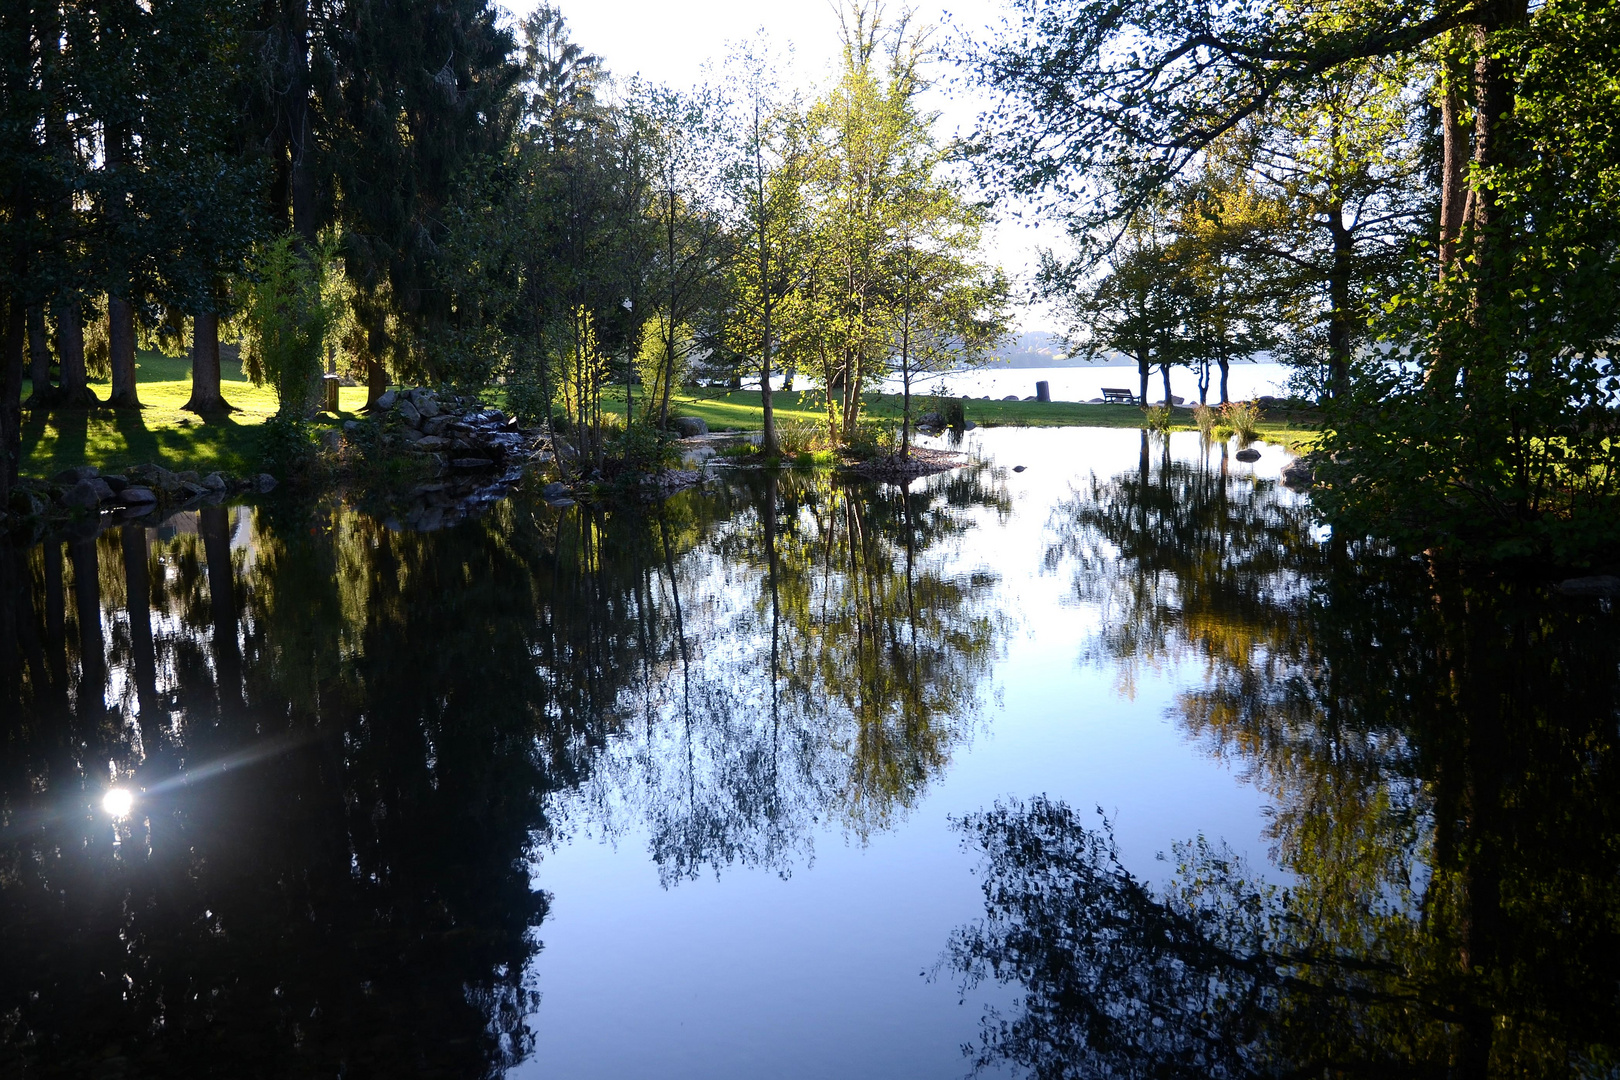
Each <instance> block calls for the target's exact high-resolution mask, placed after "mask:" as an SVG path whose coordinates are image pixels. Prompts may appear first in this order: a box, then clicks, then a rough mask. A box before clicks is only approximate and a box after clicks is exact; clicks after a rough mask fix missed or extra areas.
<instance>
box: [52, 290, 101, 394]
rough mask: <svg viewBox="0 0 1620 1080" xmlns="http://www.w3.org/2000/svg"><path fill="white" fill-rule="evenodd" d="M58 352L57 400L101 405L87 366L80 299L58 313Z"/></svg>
mask: <svg viewBox="0 0 1620 1080" xmlns="http://www.w3.org/2000/svg"><path fill="white" fill-rule="evenodd" d="M56 355H57V357H58V359H59V361H60V365H61V370H60V371H59V372H58V378H59V382H60V389H59V392H58V394H57V404H58V405H62V406H65V407H68V408H94V407H95V406H97V405H100V404H101V399H100V398H98V397H96V392H95V391H94V390H92V389H90V379H89V375H88V373H87V372H86V371H85V369H84V322H83V321H82V317H81V316H80V314H79V305H78V303H77V302H70V303H68V304H67V305H66V306H65V307H63V308H62V310H61V312H60V313H59V314H58V315H57V316H56Z"/></svg>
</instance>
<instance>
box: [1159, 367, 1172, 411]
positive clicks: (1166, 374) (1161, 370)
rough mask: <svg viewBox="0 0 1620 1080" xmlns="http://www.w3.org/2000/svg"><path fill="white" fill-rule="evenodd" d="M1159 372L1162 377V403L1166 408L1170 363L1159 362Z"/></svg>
mask: <svg viewBox="0 0 1620 1080" xmlns="http://www.w3.org/2000/svg"><path fill="white" fill-rule="evenodd" d="M1159 374H1160V375H1161V376H1163V378H1164V404H1165V407H1166V408H1168V407H1169V405H1170V365H1169V364H1160V365H1159Z"/></svg>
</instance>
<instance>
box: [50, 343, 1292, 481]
mask: <svg viewBox="0 0 1620 1080" xmlns="http://www.w3.org/2000/svg"><path fill="white" fill-rule="evenodd" d="M223 367H224V370H223V372H222V373H221V374H222V382H221V386H222V390H223V393H224V395H225V400H226V401H228V402H230V403H231V404H232V405H234V406H236V408H237V411H236V412H234V413H231V414H230V415H229V416H226V417H224V418H222V419H218V420H210V421H207V422H204V421H203V419H202V418H201V417H199V416H196V415H195V414H193V413H188V412H185V411H183V410H182V409H181V406H182V405H184V404H185V403H186V400H187V399H188V398H189V397H190V396H191V361H190V360H189V359H187V358H186V357H168V356H163V355H161V354H159V353H152V352H142V353H140V354H139V355H138V356H137V357H136V372H135V374H136V380H137V384H138V386H139V393H140V398H141V404H142V405H143V406H144V407H143V408H141V409H139V410H123V409H95V410H83V409H60V410H54V411H52V412H50V413H48V414H42V413H38V412H33V413H29V414H27V415H26V416H25V417H24V421H23V466H22V472H23V474H24V475H25V476H50V475H51V474H53V473H56V472H59V471H60V470H62V469H65V468H67V467H68V466H70V465H94V466H96V467H97V468H99V469H103V470H113V469H121V468H124V467H126V466H129V465H139V464H142V463H144V462H149V461H150V462H156V463H158V464H160V465H163V466H165V467H167V468H171V469H196V470H197V471H198V472H202V473H207V472H212V471H214V470H216V469H219V470H223V471H225V472H229V473H234V474H237V475H248V474H252V473H257V472H260V471H261V467H260V465H259V461H258V453H257V445H256V442H255V429H256V428H257V427H258V425H260V424H262V423H264V421H265V420H267V419H268V418H269V417H270V416H271V415H273V414H274V413H275V411H276V400H275V394H274V393H273V392H272V391H271V390H270V389H269V388H268V387H260V386H254V385H253V384H252V383H250V382H249V381H248V380H247V378H246V377H245V376H244V375H243V374H242V373H241V371H240V370H239V369H238V368H237V366H236V364H235V363H233V362H230V361H227V362H225V364H224V365H223ZM91 385H92V387H93V388H94V389H95V391H96V394H97V396H99V397H101V398H103V399H105V398H106V397H107V395H108V393H109V387H108V384H107V383H105V382H100V383H92V384H91ZM28 394H29V387H28V384H27V383H26V382H24V384H23V397H24V399H26V398H27V397H28ZM365 402H366V388H365V387H363V386H345V387H342V388H341V389H339V391H338V404H339V408H340V412H339V415H338V416H337V418H336V420H335V421H333V420H332V418H330V417H326V419H327V420H328V422H341V421H343V420H346V419H349V418H350V417H353V416H355V415H357V414H358V410H359V409H360V408H361V406H363V405H364V404H365ZM819 402H820V397H819V395H818V394H817V392H815V391H805V392H788V393H783V392H780V391H779V392H778V393H777V395H776V400H775V405H776V415H777V418H778V419H779V420H808V421H812V422H817V423H820V422H822V421H823V419H824V417H825V414H824V413H823V412H822V411H821V408H820V404H819ZM675 405H676V411H677V412H679V413H680V414H682V415H686V416H697V417H701V418H702V419H703V420H705V421H706V422H707V423H708V425H709V426H710V427H711V428H731V429H735V430H739V431H757V430H758V429H759V427H760V425H761V423H762V421H761V412H760V407H759V393H758V391H754V390H735V391H731V392H729V393H726V392H721V391H702V392H699V393H698V394H695V395H691V396H684V395H683V396H681V397H678V398H677V399H676V402H675ZM866 407H867V412H868V415H870V416H872V417H874V418H876V419H880V420H884V419H898V418H899V416H900V398H899V396H898V395H894V394H868V395H867V396H866ZM933 407H934V406H933V400H932V399H931V398H929V397H927V396H921V395H919V396H916V397H914V398H913V399H912V411H913V415H921V414H922V413H924V412H927V411H929V410H930V409H931V408H933ZM604 408H605V409H606V410H607V411H609V412H615V413H618V414H620V415H623V413H624V398H623V396H622V394H621V395H619V396H616V397H614V398H612V399H610V400H608V401H605V402H604ZM967 418H968V419H969V420H972V421H973V422H975V423H977V424H980V425H982V426H985V427H993V426H998V425H1000V426H1018V427H1063V426H1080V427H1111V428H1140V427H1141V426H1142V423H1143V418H1142V410H1140V409H1138V408H1136V407H1134V406H1131V405H1080V404H1075V403H1072V402H1064V401H1057V402H1049V403H1043V402H1037V401H975V400H970V401H969V402H968V404H967ZM1192 426H1193V424H1192V411H1191V410H1190V409H1177V410H1175V428H1176V429H1177V430H1185V429H1191V428H1192ZM1260 435H1261V437H1262V438H1264V439H1265V440H1266V441H1268V442H1276V443H1283V444H1285V445H1288V446H1291V447H1295V448H1299V447H1305V446H1309V445H1310V444H1311V443H1313V442H1315V440H1316V431H1315V429H1314V427H1313V426H1312V425H1311V424H1309V423H1308V422H1301V421H1299V420H1298V419H1295V418H1288V417H1280V418H1276V419H1262V420H1261V421H1260Z"/></svg>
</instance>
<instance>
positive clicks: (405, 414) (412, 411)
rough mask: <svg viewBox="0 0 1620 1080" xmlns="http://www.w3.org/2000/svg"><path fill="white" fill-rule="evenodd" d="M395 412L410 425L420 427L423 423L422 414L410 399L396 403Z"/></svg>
mask: <svg viewBox="0 0 1620 1080" xmlns="http://www.w3.org/2000/svg"><path fill="white" fill-rule="evenodd" d="M394 414H395V415H396V416H398V417H399V418H400V419H401V420H403V421H404V422H405V423H406V424H407V425H409V426H410V427H418V426H420V425H421V423H422V414H421V413H420V412H419V411H417V408H416V406H415V405H412V404H411V403H410V402H409V401H401V402H400V403H399V404H397V405H395V406H394Z"/></svg>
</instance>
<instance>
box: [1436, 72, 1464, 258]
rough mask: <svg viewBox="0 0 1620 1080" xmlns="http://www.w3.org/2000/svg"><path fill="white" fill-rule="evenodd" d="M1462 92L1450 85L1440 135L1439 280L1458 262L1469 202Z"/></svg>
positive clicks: (1444, 99) (1443, 100)
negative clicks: (1441, 141)
mask: <svg viewBox="0 0 1620 1080" xmlns="http://www.w3.org/2000/svg"><path fill="white" fill-rule="evenodd" d="M1463 108H1464V105H1463V96H1462V88H1461V87H1460V86H1458V85H1457V84H1456V83H1455V82H1448V84H1447V86H1446V92H1445V94H1444V95H1443V96H1442V97H1441V99H1440V134H1441V139H1442V140H1443V145H1444V149H1443V152H1442V164H1441V172H1440V266H1439V276H1440V277H1441V278H1442V279H1443V278H1444V277H1445V276H1446V271H1447V270H1449V269H1450V268H1451V264H1452V263H1453V262H1455V261H1456V259H1457V241H1458V239H1460V238H1461V236H1462V227H1463V210H1464V209H1465V204H1466V203H1467V199H1468V153H1469V147H1468V125H1466V124H1464V123H1463Z"/></svg>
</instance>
